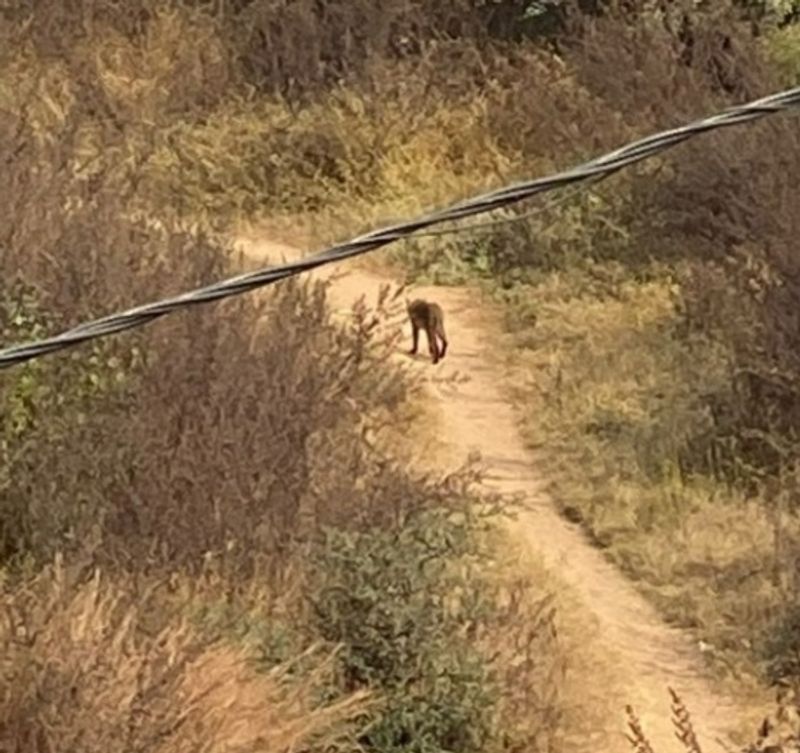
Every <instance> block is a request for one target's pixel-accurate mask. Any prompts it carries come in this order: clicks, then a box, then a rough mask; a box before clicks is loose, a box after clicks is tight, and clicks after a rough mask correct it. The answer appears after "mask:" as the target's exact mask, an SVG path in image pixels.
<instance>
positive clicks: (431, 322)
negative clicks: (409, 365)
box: [407, 299, 447, 363]
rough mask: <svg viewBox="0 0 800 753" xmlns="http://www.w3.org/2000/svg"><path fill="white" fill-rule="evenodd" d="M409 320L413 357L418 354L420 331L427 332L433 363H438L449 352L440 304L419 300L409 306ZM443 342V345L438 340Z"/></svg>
mask: <svg viewBox="0 0 800 753" xmlns="http://www.w3.org/2000/svg"><path fill="white" fill-rule="evenodd" d="M407 309H408V318H409V319H410V320H411V338H412V346H411V355H412V356H413V355H414V354H415V353H416V352H417V345H418V344H419V331H420V330H421V329H424V330H425V334H426V335H427V337H428V350H429V351H430V354H431V360H432V361H433V363H438V362H439V361H440V360H441V359H442V358H444V354H445V353H446V352H447V337H446V335H445V333H444V313H443V312H442V307H441V306H439V304H438V303H429V302H428V301H422V300H419V299H417V300H416V301H412V302H411V303H409V304H407ZM437 338H438V340H441V345H440V344H439V342H438V340H437Z"/></svg>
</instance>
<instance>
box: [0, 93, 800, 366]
mask: <svg viewBox="0 0 800 753" xmlns="http://www.w3.org/2000/svg"><path fill="white" fill-rule="evenodd" d="M798 105H800V87H795V88H793V89H788V90H786V91H782V92H778V93H777V94H772V95H770V96H768V97H764V98H762V99H758V100H755V101H753V102H749V103H747V104H744V105H740V106H737V107H731V108H729V109H727V110H724V111H723V112H721V113H718V114H716V115H712V116H710V117H707V118H702V119H700V120H696V121H694V122H692V123H689V124H687V125H683V126H679V127H677V128H672V129H669V130H665V131H661V132H660V133H656V134H654V135H652V136H647V137H646V138H643V139H640V140H638V141H634V142H632V143H630V144H628V145H626V146H623V147H621V148H619V149H615V150H614V151H611V152H609V153H607V154H604V155H602V156H600V157H597V158H595V159H593V160H589V161H588V162H585V163H583V164H581V165H578V166H577V167H574V168H571V169H569V170H565V171H563V172H559V173H556V174H554V175H550V176H547V177H543V178H535V179H532V180H526V181H522V182H519V183H515V184H512V185H510V186H506V187H504V188H500V189H497V190H494V191H489V192H488V193H484V194H481V195H479V196H475V197H473V198H471V199H467V200H464V201H461V202H458V203H456V204H453V205H451V206H450V207H448V208H445V209H440V210H437V211H434V212H430V213H428V214H424V215H422V216H420V217H417V218H416V219H412V220H408V221H406V222H401V223H398V224H395V225H390V226H388V227H384V228H380V229H378V230H373V231H371V232H369V233H366V234H364V235H360V236H358V237H357V238H354V239H352V240H350V241H347V242H344V243H339V244H336V245H335V246H332V247H330V248H328V249H326V250H324V251H321V252H319V253H317V254H314V255H312V256H308V257H306V258H304V259H300V260H298V261H293V262H287V263H284V264H278V265H274V266H269V267H264V268H262V269H259V270H256V271H253V272H248V273H246V274H241V275H237V276H235V277H231V278H229V279H226V280H222V281H220V282H216V283H214V284H212V285H207V286H205V287H202V288H198V289H196V290H191V291H188V292H186V293H181V294H179V295H176V296H172V297H169V298H165V299H163V300H160V301H155V302H153V303H147V304H144V305H142V306H136V307H134V308H131V309H128V310H127V311H122V312H119V313H117V314H111V315H109V316H104V317H102V318H100V319H96V320H94V321H90V322H86V323H84V324H80V325H78V326H77V327H74V328H72V329H70V330H67V331H66V332H62V333H61V334H58V335H54V336H52V337H46V338H43V339H41V340H37V341H34V342H30V343H23V344H20V345H12V346H10V347H7V348H4V349H3V350H0V368H8V367H10V366H13V365H15V364H18V363H22V362H24V361H28V360H30V359H32V358H38V357H40V356H43V355H45V354H47V353H52V352H54V351H58V350H63V349H65V348H69V347H72V346H75V345H78V344H80V343H83V342H87V341H88V340H94V339H96V338H99V337H107V336H108V335H111V334H114V333H117V332H122V331H124V330H128V329H132V328H134V327H141V326H143V325H145V324H148V323H149V322H152V321H153V320H155V319H158V318H160V317H162V316H165V315H167V314H170V313H172V312H173V311H177V310H179V309H184V308H189V307H191V306H198V305H200V304H204V303H211V302H212V301H218V300H220V299H222V298H228V297H230V296H234V295H241V294H242V293H246V292H249V291H251V290H255V289H257V288H261V287H264V286H266V285H272V284H274V283H276V282H279V281H280V280H283V279H285V278H287V277H291V276H293V275H298V274H301V273H302V272H308V271H310V270H312V269H315V268H316V267H320V266H322V265H324V264H331V263H333V262H337V261H342V260H344V259H348V258H351V257H355V256H359V255H361V254H364V253H366V252H368V251H373V250H375V249H377V248H380V247H382V246H386V245H388V244H390V243H394V242H396V241H398V240H401V239H403V238H408V237H410V236H412V235H414V234H415V233H418V232H419V231H421V230H425V229H427V228H429V227H432V226H434V225H439V224H442V223H445V222H453V221H456V220H461V219H464V218H465V217H471V216H474V215H478V214H484V213H486V212H491V211H493V210H495V209H499V208H501V207H505V206H509V205H511V204H516V203H518V202H520V201H523V200H525V199H530V198H532V197H534V196H536V195H537V194H540V193H544V192H547V191H554V190H556V189H560V188H564V187H568V186H572V185H574V184H579V183H584V182H586V181H592V182H597V181H600V180H603V179H605V178H607V177H609V176H610V175H612V174H614V173H616V172H617V171H618V170H621V169H622V168H624V167H627V166H628V165H632V164H634V163H636V162H640V161H642V160H644V159H647V158H648V157H651V156H653V155H655V154H657V153H659V152H662V151H664V150H666V149H669V148H671V147H673V146H675V145H677V144H680V143H681V142H683V141H686V140H688V139H690V138H693V137H695V136H699V135H700V134H703V133H706V132H707V131H712V130H715V129H718V128H727V127H730V126H735V125H740V124H742V123H747V122H750V121H754V120H759V119H761V118H764V117H766V116H768V115H774V114H777V113H779V112H783V111H786V110H789V109H791V108H795V107H797V106H798Z"/></svg>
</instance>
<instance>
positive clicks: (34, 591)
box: [0, 564, 368, 753]
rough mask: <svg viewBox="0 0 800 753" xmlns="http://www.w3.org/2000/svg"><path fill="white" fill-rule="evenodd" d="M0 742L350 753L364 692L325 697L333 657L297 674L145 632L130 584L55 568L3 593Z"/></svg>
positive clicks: (183, 638)
mask: <svg viewBox="0 0 800 753" xmlns="http://www.w3.org/2000/svg"><path fill="white" fill-rule="evenodd" d="M2 601H3V611H4V619H3V621H2V625H0V645H2V650H3V669H2V677H1V679H0V745H2V747H3V750H7V751H14V752H16V751H19V752H20V753H22V751H25V752H26V753H28V752H30V753H34V752H35V753H39V752H41V753H44V752H45V751H47V752H48V753H49V752H52V751H70V753H78V752H79V751H87V753H88V751H96V750H105V751H131V750H149V751H159V752H162V751H163V752H164V753H167V752H171V751H176V752H178V751H207V752H208V753H215V752H216V751H238V752H241V753H244V752H245V751H248V752H252V751H285V750H288V749H297V748H301V749H303V750H323V749H324V750H351V749H353V743H352V736H353V733H354V732H355V730H357V729H358V727H357V726H353V722H356V721H357V719H358V717H359V716H361V715H363V714H364V713H365V711H366V710H367V708H368V699H367V697H366V695H365V694H364V693H363V692H357V693H353V694H352V695H350V696H349V697H346V698H343V699H341V700H338V701H336V702H333V703H328V704H325V703H321V702H320V700H319V695H318V694H319V687H320V685H321V684H322V682H323V681H324V679H325V674H326V672H329V670H330V660H329V659H326V658H325V657H324V656H318V657H317V658H316V660H315V661H316V663H317V668H316V669H315V670H314V671H313V672H311V673H308V674H306V675H305V676H303V677H301V678H297V677H292V676H291V674H290V669H291V667H290V666H288V665H287V666H277V667H275V668H274V669H273V670H272V671H271V672H269V673H267V674H264V673H259V672H257V671H256V668H255V666H254V662H253V656H252V654H251V653H248V652H247V651H246V650H244V649H241V648H235V647H233V646H231V645H224V644H222V643H216V644H215V643H209V642H208V641H207V640H204V639H203V638H202V637H201V636H199V635H198V634H196V633H195V632H194V631H193V630H192V629H190V628H189V626H188V625H187V624H185V623H181V622H176V621H171V622H169V624H167V625H166V626H164V627H161V628H157V629H149V628H150V626H149V625H148V622H149V621H150V618H149V615H148V610H149V609H152V608H153V607H154V606H156V604H154V603H153V599H152V598H149V597H148V594H147V592H146V591H145V592H142V591H140V590H139V589H138V588H137V587H136V585H135V583H134V582H133V581H129V580H126V579H123V580H109V579H108V578H107V577H102V576H101V575H100V573H99V572H97V573H95V575H94V576H93V577H92V578H91V579H88V580H83V581H75V580H74V578H73V577H72V576H71V574H70V572H69V570H67V569H64V568H63V567H62V566H59V565H58V564H56V566H55V567H53V568H48V569H47V570H45V571H44V572H42V573H41V574H40V575H39V576H37V578H35V579H34V580H32V581H31V582H29V583H26V585H25V586H24V587H18V588H16V589H9V588H7V587H4V589H3V593H2Z"/></svg>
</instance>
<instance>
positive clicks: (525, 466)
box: [240, 239, 742, 753]
mask: <svg viewBox="0 0 800 753" xmlns="http://www.w3.org/2000/svg"><path fill="white" fill-rule="evenodd" d="M240 247H241V248H242V250H243V251H244V252H245V254H246V256H247V257H249V258H250V259H251V260H252V261H254V262H261V263H263V262H264V261H267V260H269V261H278V260H279V259H280V258H281V257H284V258H291V257H296V256H297V254H298V252H297V251H295V250H293V249H292V248H291V247H288V246H283V245H282V244H276V243H271V242H268V241H266V240H263V239H257V240H252V239H242V240H241V241H240ZM333 271H334V270H333V269H332V268H330V267H328V268H326V269H324V270H320V271H319V272H318V274H319V275H321V276H322V275H326V274H330V273H331V272H333ZM335 271H336V273H337V276H338V275H339V274H342V272H345V274H344V276H343V277H341V278H340V279H337V280H335V282H334V283H333V285H332V288H331V292H330V297H331V299H332V303H333V305H334V306H335V307H338V308H340V309H341V308H348V307H349V306H350V305H351V304H352V303H353V301H355V300H356V299H357V298H359V297H360V296H362V295H366V296H367V301H368V302H373V301H375V299H376V296H377V292H378V289H379V287H380V285H381V284H386V283H387V282H391V283H395V282H396V281H394V280H387V279H385V278H382V277H379V276H377V275H375V274H370V273H367V272H365V271H363V270H361V269H358V268H357V267H354V266H353V265H352V264H351V263H346V264H344V265H337V266H336V269H335ZM429 292H430V297H431V298H433V299H435V300H436V301H437V302H439V303H440V304H441V305H442V307H443V309H444V311H445V323H446V329H447V334H448V339H449V341H450V349H449V351H448V354H447V358H446V359H445V360H444V361H443V362H442V363H441V364H439V365H438V366H436V367H435V369H434V367H432V366H430V364H429V363H428V362H427V360H426V358H427V352H426V348H425V345H426V342H425V339H424V336H423V337H422V338H421V348H420V351H421V352H422V353H423V355H422V356H421V357H420V359H419V365H418V368H420V369H425V373H426V375H427V374H430V378H429V379H428V381H427V385H426V387H427V390H428V392H429V395H430V399H431V402H432V403H433V405H434V406H435V408H436V413H437V414H438V416H437V421H438V424H437V430H438V432H439V435H438V437H437V441H438V442H440V443H441V446H442V447H443V448H444V449H445V452H446V456H447V457H446V460H447V461H449V462H452V463H454V464H457V463H461V462H463V461H464V460H465V459H466V457H467V455H468V454H469V453H471V452H475V451H478V452H480V454H481V457H482V460H483V463H484V465H485V467H486V469H487V481H486V485H487V486H489V487H491V488H492V489H493V490H497V491H499V492H502V493H507V494H521V495H524V499H525V508H526V512H525V513H524V514H523V515H521V516H520V517H519V518H518V519H517V520H515V521H514V523H513V525H512V527H511V529H512V533H513V535H514V536H515V537H517V538H518V539H519V540H521V541H522V542H524V545H525V547H526V548H528V549H529V550H530V552H531V554H532V555H533V556H534V557H536V558H537V559H539V560H540V561H541V562H542V563H543V564H544V565H545V566H546V568H547V569H548V570H550V571H552V572H553V573H554V574H555V576H556V577H557V579H558V580H559V581H561V582H562V583H564V584H566V585H567V587H568V591H571V592H572V595H573V596H574V597H576V599H577V600H578V601H579V602H580V603H581V604H582V607H583V611H584V612H585V613H587V614H588V615H589V618H588V622H587V624H585V625H582V626H581V627H580V628H579V630H580V631H583V632H586V633H587V639H588V640H591V642H592V643H593V646H594V650H593V655H596V656H597V657H600V658H599V659H598V661H600V662H601V664H599V665H598V664H596V665H595V666H589V667H583V666H581V667H578V668H577V669H573V671H577V672H581V673H582V675H583V676H582V677H581V682H582V683H583V684H584V685H585V687H586V691H587V694H588V696H591V695H592V693H594V694H595V695H596V697H597V701H598V703H601V699H602V703H603V705H604V707H605V708H608V707H609V706H611V707H612V708H613V709H614V714H613V715H609V716H608V717H606V719H605V722H604V724H603V726H604V727H606V729H600V730H597V734H596V736H594V735H593V736H592V737H593V739H591V740H587V741H586V742H587V745H586V747H585V749H586V750H590V749H591V750H592V751H595V752H596V751H618V752H621V751H625V750H629V749H630V747H629V743H628V742H627V741H626V740H625V738H624V734H625V719H624V706H625V704H627V703H630V704H632V705H633V706H634V707H635V709H636V711H637V713H638V715H639V717H640V719H641V721H642V724H643V726H644V728H645V730H646V732H647V734H648V737H649V738H650V740H651V742H652V743H653V746H654V748H655V751H656V753H667V751H670V750H673V751H680V750H683V748H682V746H680V745H679V744H678V742H677V741H676V739H675V732H674V727H673V726H672V724H671V722H670V717H671V712H670V699H669V695H668V691H667V688H668V687H672V688H674V689H675V690H676V691H677V692H678V693H679V694H680V696H681V697H682V699H683V700H684V702H685V703H686V705H687V706H688V708H689V710H690V711H691V714H692V718H693V720H694V722H695V727H696V731H697V733H698V737H699V740H700V744H701V746H702V748H703V751H704V753H712V751H713V752H716V751H720V750H722V748H721V746H720V745H719V743H718V742H717V740H718V739H719V738H723V739H724V737H725V735H726V733H727V732H729V731H730V730H731V729H732V728H734V727H736V726H737V722H738V721H739V720H741V718H742V717H741V715H740V709H739V708H737V707H736V706H735V705H733V703H732V702H731V701H730V700H728V699H726V698H723V697H722V696H721V695H720V694H719V693H718V692H716V689H712V685H711V683H710V682H709V681H708V680H707V679H706V678H705V677H704V676H703V674H702V671H701V667H702V666H703V662H702V658H701V656H700V654H699V651H698V650H697V649H696V648H695V646H694V645H693V643H692V642H691V641H690V640H689V638H688V636H686V635H685V634H683V633H681V632H679V631H677V630H674V629H672V628H670V627H668V626H666V625H665V624H664V623H663V622H662V621H661V620H660V619H659V617H658V615H657V614H656V612H655V610H654V609H653V608H652V607H651V606H650V604H649V603H648V602H647V601H645V599H644V598H643V597H642V596H641V595H640V594H639V593H638V592H637V591H636V590H635V588H634V587H633V585H632V584H631V583H630V582H629V581H628V580H627V579H626V578H625V577H624V576H623V575H622V574H621V573H620V572H619V571H618V570H617V569H616V568H615V567H614V566H612V565H611V564H610V563H609V562H608V561H607V560H606V559H605V558H604V556H603V555H602V554H601V553H600V552H599V551H598V550H597V549H596V548H595V547H593V546H592V545H591V544H590V543H589V542H588V541H587V540H586V538H585V537H584V535H583V534H582V533H581V531H580V529H579V528H578V527H577V526H575V525H572V524H570V523H569V522H567V521H565V520H564V519H563V518H562V517H561V516H560V515H559V514H558V513H557V512H556V510H555V507H554V505H553V504H552V502H551V501H550V500H549V499H548V498H547V496H546V494H545V493H544V492H543V490H542V484H541V482H540V480H539V478H537V473H536V470H535V468H536V465H535V463H536V460H535V458H534V456H533V455H532V454H531V452H530V451H529V450H528V449H526V447H525V445H524V443H523V440H522V438H521V436H520V434H519V432H518V429H517V419H516V417H515V415H514V410H513V408H512V406H511V404H510V402H509V400H508V397H507V394H506V391H505V390H504V388H503V385H502V380H500V383H498V376H497V372H498V369H497V367H496V364H495V362H494V360H493V359H492V356H491V345H490V338H489V334H490V333H491V331H492V329H491V327H492V322H491V321H487V314H486V312H485V309H483V308H482V307H479V306H477V305H476V300H475V295H476V294H475V293H474V292H470V291H466V290H464V289H461V288H441V287H437V288H436V289H435V292H434V291H433V290H431V289H429V290H426V289H425V288H422V287H415V288H414V295H417V294H419V295H420V296H421V297H425V295H426V294H427V293H429ZM406 344H407V341H405V340H404V341H403V347H405V346H406ZM399 357H403V356H399ZM406 358H407V356H406ZM501 363H502V362H501ZM415 366H416V365H415ZM454 372H458V373H459V374H461V375H462V376H465V377H467V378H468V380H467V381H465V382H463V383H459V384H456V385H454V384H452V383H450V384H448V382H447V380H446V379H440V377H445V378H446V377H447V376H448V375H452V374H453V373H454ZM580 747H581V748H583V746H580Z"/></svg>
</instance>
